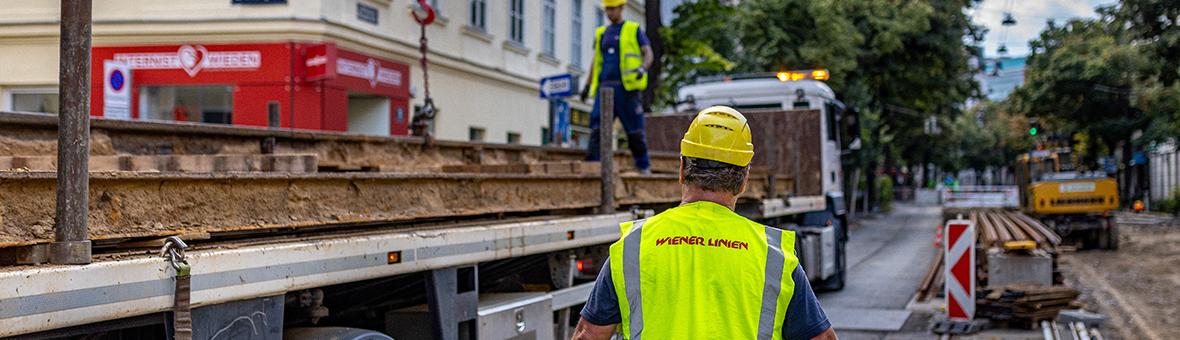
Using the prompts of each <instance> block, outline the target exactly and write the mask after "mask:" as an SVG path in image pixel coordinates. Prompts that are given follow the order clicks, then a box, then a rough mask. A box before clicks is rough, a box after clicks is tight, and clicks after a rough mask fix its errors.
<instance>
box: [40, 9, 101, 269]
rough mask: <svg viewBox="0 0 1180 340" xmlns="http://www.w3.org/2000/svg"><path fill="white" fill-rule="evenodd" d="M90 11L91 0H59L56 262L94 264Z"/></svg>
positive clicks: (52, 252)
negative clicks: (90, 170)
mask: <svg viewBox="0 0 1180 340" xmlns="http://www.w3.org/2000/svg"><path fill="white" fill-rule="evenodd" d="M90 11H91V0H62V1H61V57H60V58H61V59H60V61H59V70H60V73H61V75H60V77H61V84H60V85H59V86H60V87H59V88H58V93H59V94H60V99H59V100H60V102H59V104H60V108H61V110H60V111H61V113H59V115H58V121H59V122H58V125H57V209H56V221H57V224H56V225H55V226H54V228H53V234H54V242H53V243H52V244H50V247H49V252H50V253H49V261H50V262H51V263H55V264H87V263H90V235H89V229H90V228H89V226H88V221H87V215H88V214H89V207H88V206H87V205H88V204H89V201H90V200H89V197H88V196H87V195H89V191H90V173H89V172H88V171H89V170H88V169H89V166H88V163H89V153H90Z"/></svg>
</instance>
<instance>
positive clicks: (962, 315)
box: [943, 219, 975, 320]
mask: <svg viewBox="0 0 1180 340" xmlns="http://www.w3.org/2000/svg"><path fill="white" fill-rule="evenodd" d="M944 235H945V236H946V241H945V242H943V244H944V245H945V247H946V248H945V249H946V252H945V254H946V262H944V263H946V266H945V270H946V273H945V274H946V275H944V277H946V284H945V288H944V289H946V292H945V293H946V313H947V318H948V319H951V320H971V319H972V318H974V317H975V224H973V223H971V221H969V220H961V219H960V220H950V221H947V222H946V232H945V233H944Z"/></svg>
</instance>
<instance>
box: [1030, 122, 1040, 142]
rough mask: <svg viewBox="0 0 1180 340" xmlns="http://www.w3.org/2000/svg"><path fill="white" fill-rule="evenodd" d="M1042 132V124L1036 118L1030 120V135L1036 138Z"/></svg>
mask: <svg viewBox="0 0 1180 340" xmlns="http://www.w3.org/2000/svg"><path fill="white" fill-rule="evenodd" d="M1040 132H1041V122H1040V121H1039V120H1037V119H1036V118H1029V119H1028V135H1029V136H1032V137H1036V136H1037V133H1040Z"/></svg>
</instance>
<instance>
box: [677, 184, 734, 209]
mask: <svg viewBox="0 0 1180 340" xmlns="http://www.w3.org/2000/svg"><path fill="white" fill-rule="evenodd" d="M700 201H708V202H713V203H717V204H720V205H723V206H725V207H726V208H729V210H734V207H736V206H737V196H736V195H734V194H730V193H725V192H716V191H706V190H702V189H701V188H698V187H695V186H691V185H685V186H684V194H683V195H681V197H680V204H689V203H692V202H700Z"/></svg>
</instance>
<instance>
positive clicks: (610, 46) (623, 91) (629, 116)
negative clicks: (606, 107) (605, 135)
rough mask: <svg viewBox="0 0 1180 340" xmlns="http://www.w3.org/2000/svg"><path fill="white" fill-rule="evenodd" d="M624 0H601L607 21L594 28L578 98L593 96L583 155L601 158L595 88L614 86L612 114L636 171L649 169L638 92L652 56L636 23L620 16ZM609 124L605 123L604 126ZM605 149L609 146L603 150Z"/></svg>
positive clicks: (643, 171)
mask: <svg viewBox="0 0 1180 340" xmlns="http://www.w3.org/2000/svg"><path fill="white" fill-rule="evenodd" d="M626 4H627V0H603V1H602V7H603V8H604V11H605V12H606V17H607V19H610V24H609V25H606V26H602V27H599V28H598V30H596V31H595V32H594V62H593V63H592V64H591V65H590V80H589V81H588V82H586V87H584V88H583V89H582V94H581V99H582V101H586V98H587V97H595V100H594V110H593V111H591V113H590V129H591V130H592V131H591V132H590V149H589V150H588V152H587V154H586V159H587V160H590V161H597V160H599V159H601V157H602V156H601V152H600V150H598V139H599V136H598V128H599V126H598V124H599V123H598V120H599V118H598V117H599V114H600V113H601V112H602V107H601V105H600V102H601V99H602V97H601V96H598V93H599V89H603V88H611V89H614V111H613V112H614V116H615V117H618V118H619V120H620V121H622V123H623V129H624V130H626V131H627V146H628V147H629V148H630V149H631V156H632V157H634V158H635V168H636V169H638V170H639V172H640V173H644V174H649V173H651V158H650V157H648V155H647V137H646V136H645V134H644V130H643V105H642V100H641V94H642V92H643V90H644V89H646V88H647V67H648V66H650V65H651V63H652V60H653V59H654V57H653V54H652V51H651V46H650V45H649V43H648V40H647V36H646V35H644V34H643V30H642V29H640V28H639V23H636V22H634V21H626V20H623V6H625V5H626ZM608 128H609V127H608ZM607 152H609V150H608V151H607Z"/></svg>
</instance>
